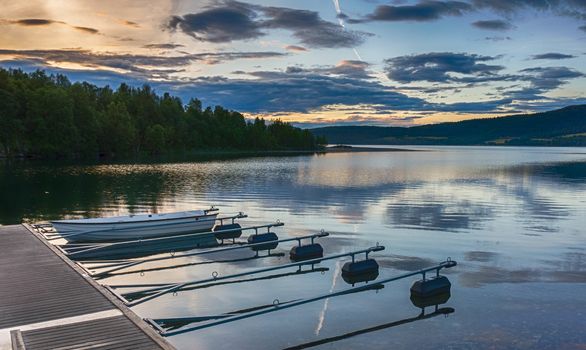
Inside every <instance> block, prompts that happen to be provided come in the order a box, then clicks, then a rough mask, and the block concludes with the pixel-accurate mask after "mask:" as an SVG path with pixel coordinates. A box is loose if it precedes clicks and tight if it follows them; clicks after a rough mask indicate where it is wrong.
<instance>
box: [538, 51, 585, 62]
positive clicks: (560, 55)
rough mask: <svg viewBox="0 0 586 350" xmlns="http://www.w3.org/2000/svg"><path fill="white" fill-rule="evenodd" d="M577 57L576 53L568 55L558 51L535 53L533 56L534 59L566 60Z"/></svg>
mask: <svg viewBox="0 0 586 350" xmlns="http://www.w3.org/2000/svg"><path fill="white" fill-rule="evenodd" d="M575 57H576V56H574V55H567V54H563V53H557V52H549V53H544V54H541V55H534V56H532V57H531V58H532V59H534V60H565V59H569V58H575Z"/></svg>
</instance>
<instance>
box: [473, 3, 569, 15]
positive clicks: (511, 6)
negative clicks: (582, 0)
mask: <svg viewBox="0 0 586 350" xmlns="http://www.w3.org/2000/svg"><path fill="white" fill-rule="evenodd" d="M472 3H473V4H474V5H475V6H476V7H478V8H489V9H492V10H495V11H497V12H503V13H509V12H515V11H518V10H520V9H523V8H527V7H530V8H534V9H538V10H549V9H551V8H553V7H555V6H557V5H558V4H559V3H560V1H559V0H472Z"/></svg>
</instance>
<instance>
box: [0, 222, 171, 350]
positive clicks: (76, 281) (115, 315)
mask: <svg viewBox="0 0 586 350" xmlns="http://www.w3.org/2000/svg"><path fill="white" fill-rule="evenodd" d="M8 349H13V350H16V349H18V350H35V349H62V350H66V349H174V348H173V347H172V346H171V345H170V344H169V343H168V342H167V341H166V340H165V339H164V338H162V337H161V336H160V335H159V334H158V333H157V332H155V331H154V330H153V329H152V328H151V327H150V326H148V325H147V324H146V323H145V322H144V321H143V320H142V319H141V318H140V317H138V316H137V315H136V314H134V313H133V312H132V311H131V310H130V309H128V308H127V307H126V306H124V304H122V303H121V302H120V301H119V300H117V299H116V298H115V297H114V296H113V295H111V294H110V293H109V292H108V291H107V290H106V289H104V288H103V287H102V286H100V285H99V284H98V283H96V282H95V281H94V280H93V279H92V278H90V277H89V276H87V275H85V274H84V272H83V270H82V269H80V268H79V267H78V266H77V265H76V264H75V263H73V262H72V261H70V260H69V259H68V258H67V257H65V256H64V255H63V254H62V253H61V252H60V251H59V250H58V249H56V248H55V247H53V246H52V245H51V244H49V243H48V242H46V241H45V240H44V239H43V238H42V237H41V236H40V235H39V234H38V233H36V232H34V231H33V230H32V229H31V228H30V227H29V226H27V225H12V226H0V350H8Z"/></svg>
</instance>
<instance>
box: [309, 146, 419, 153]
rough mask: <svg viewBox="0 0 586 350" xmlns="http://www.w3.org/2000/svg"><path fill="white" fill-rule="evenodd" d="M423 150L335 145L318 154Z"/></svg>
mask: <svg viewBox="0 0 586 350" xmlns="http://www.w3.org/2000/svg"><path fill="white" fill-rule="evenodd" d="M419 151H421V150H416V149H407V148H390V147H362V146H349V145H335V146H328V147H325V148H324V149H323V150H319V151H316V152H318V153H319V152H323V153H351V152H419Z"/></svg>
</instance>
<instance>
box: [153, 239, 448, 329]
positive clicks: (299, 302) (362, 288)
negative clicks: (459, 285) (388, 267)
mask: <svg viewBox="0 0 586 350" xmlns="http://www.w3.org/2000/svg"><path fill="white" fill-rule="evenodd" d="M383 249H384V248H383ZM456 265H457V263H456V262H455V261H453V260H451V259H448V260H446V261H444V262H442V263H440V264H438V265H436V266H432V267H428V268H425V269H421V270H418V271H414V272H409V273H406V274H403V275H399V276H395V277H391V278H386V279H382V280H380V281H376V282H374V283H372V284H368V285H362V286H359V287H351V288H347V289H344V290H341V291H337V292H331V293H326V294H322V295H318V296H316V297H312V298H306V299H300V300H295V301H291V302H288V303H286V304H285V303H281V304H279V303H276V304H273V307H271V308H264V309H261V310H254V311H250V312H247V313H242V314H238V315H233V316H229V317H222V318H220V319H218V320H214V321H211V322H208V323H205V324H201V325H196V326H192V327H188V328H185V329H179V330H173V331H163V332H161V331H160V329H161V328H162V327H160V325H157V326H156V327H155V328H156V329H157V330H159V332H160V334H161V335H163V336H166V337H168V336H172V335H177V334H182V333H186V332H192V331H196V330H200V329H204V328H209V327H213V326H217V325H221V324H225V323H230V322H234V321H238V320H242V319H246V318H250V317H254V316H258V315H263V314H267V313H270V312H274V311H278V310H284V309H287V308H291V307H294V306H299V305H303V304H307V303H311V302H314V301H319V300H323V299H327V298H331V297H336V296H341V295H347V294H351V293H356V292H362V291H366V290H372V289H377V288H378V289H380V287H382V286H384V284H386V283H389V282H393V281H397V280H400V279H404V278H407V277H411V276H416V275H419V274H424V273H426V272H429V271H434V270H437V271H439V270H441V269H444V268H451V267H454V266H456ZM188 318H193V317H188ZM148 322H149V323H150V324H153V323H158V322H157V320H156V319H149V321H148Z"/></svg>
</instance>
